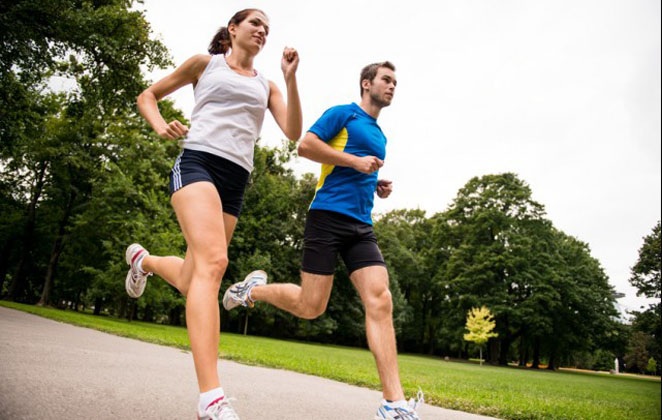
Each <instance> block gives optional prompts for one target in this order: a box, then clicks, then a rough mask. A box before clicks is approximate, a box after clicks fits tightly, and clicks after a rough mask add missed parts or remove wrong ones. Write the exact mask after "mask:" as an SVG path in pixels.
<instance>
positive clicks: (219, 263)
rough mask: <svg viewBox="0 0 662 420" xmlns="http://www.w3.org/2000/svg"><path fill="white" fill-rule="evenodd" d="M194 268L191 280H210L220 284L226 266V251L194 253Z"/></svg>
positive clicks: (227, 261)
mask: <svg viewBox="0 0 662 420" xmlns="http://www.w3.org/2000/svg"><path fill="white" fill-rule="evenodd" d="M193 260H194V268H193V276H192V280H194V279H195V280H200V281H211V282H214V283H217V284H218V285H220V284H221V280H222V279H223V276H224V275H225V271H226V270H227V268H228V263H229V260H228V256H227V254H226V253H221V252H219V253H216V254H210V255H203V256H200V255H194V256H193Z"/></svg>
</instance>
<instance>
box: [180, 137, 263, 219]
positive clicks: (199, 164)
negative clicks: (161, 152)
mask: <svg viewBox="0 0 662 420" xmlns="http://www.w3.org/2000/svg"><path fill="white" fill-rule="evenodd" d="M249 176H250V173H249V172H248V171H247V170H246V169H244V168H243V167H241V166H240V165H237V164H236V163H234V162H232V161H229V160H227V159H225V158H222V157H220V156H216V155H214V154H212V153H207V152H201V151H198V150H190V149H184V150H183V151H182V153H180V155H179V156H178V157H177V160H176V161H175V165H174V166H173V168H172V171H171V172H170V195H173V194H174V193H175V192H177V191H178V190H179V189H181V188H183V187H185V186H187V185H189V184H193V183H194V182H200V181H208V182H211V183H212V184H214V186H215V187H216V190H217V191H218V195H219V196H220V197H221V203H222V204H223V213H228V214H231V215H232V216H235V217H237V218H238V217H239V214H240V213H241V207H242V205H243V203H244V191H245V190H246V185H247V184H248V178H249Z"/></svg>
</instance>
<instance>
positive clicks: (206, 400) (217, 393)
mask: <svg viewBox="0 0 662 420" xmlns="http://www.w3.org/2000/svg"><path fill="white" fill-rule="evenodd" d="M221 397H225V392H223V388H221V387H218V388H214V389H211V390H209V391H207V392H202V393H200V400H199V402H198V411H199V412H200V413H204V412H205V410H206V409H207V407H209V404H211V403H212V402H214V401H216V400H217V399H219V398H221Z"/></svg>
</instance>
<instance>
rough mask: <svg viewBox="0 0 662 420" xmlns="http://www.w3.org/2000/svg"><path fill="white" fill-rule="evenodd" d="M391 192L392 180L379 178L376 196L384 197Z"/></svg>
mask: <svg viewBox="0 0 662 420" xmlns="http://www.w3.org/2000/svg"><path fill="white" fill-rule="evenodd" d="M391 192H393V181H388V180H386V179H380V180H379V181H377V197H379V198H386V197H388V196H389V195H391Z"/></svg>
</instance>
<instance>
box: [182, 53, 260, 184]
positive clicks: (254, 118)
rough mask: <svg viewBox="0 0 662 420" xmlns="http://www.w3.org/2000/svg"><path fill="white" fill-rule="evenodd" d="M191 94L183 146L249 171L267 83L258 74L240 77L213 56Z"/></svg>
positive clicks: (258, 135)
mask: <svg viewBox="0 0 662 420" xmlns="http://www.w3.org/2000/svg"><path fill="white" fill-rule="evenodd" d="M193 95H194V97H195V107H194V108H193V112H192V113H191V128H190V129H189V132H188V135H187V136H186V138H185V139H184V140H183V141H182V146H183V147H184V148H185V149H192V150H199V151H202V152H208V153H212V154H214V155H217V156H221V157H223V158H225V159H228V160H230V161H232V162H234V163H236V164H238V165H240V166H242V167H243V168H245V169H246V170H247V171H248V172H251V171H252V170H253V150H254V147H255V142H256V141H257V139H258V137H260V132H261V131H262V122H263V121H264V113H265V111H266V109H267V105H268V101H269V81H268V80H267V79H266V78H265V77H264V76H262V75H261V74H258V75H256V76H254V77H248V76H242V75H240V74H238V73H236V72H235V71H234V70H232V69H231V68H230V67H229V66H228V64H227V62H226V61H225V56H223V55H222V54H218V55H212V57H211V60H209V63H208V64H207V67H206V68H205V70H204V71H203V73H202V75H201V76H200V79H199V80H198V83H197V85H196V86H195V89H194V90H193Z"/></svg>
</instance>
